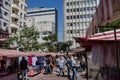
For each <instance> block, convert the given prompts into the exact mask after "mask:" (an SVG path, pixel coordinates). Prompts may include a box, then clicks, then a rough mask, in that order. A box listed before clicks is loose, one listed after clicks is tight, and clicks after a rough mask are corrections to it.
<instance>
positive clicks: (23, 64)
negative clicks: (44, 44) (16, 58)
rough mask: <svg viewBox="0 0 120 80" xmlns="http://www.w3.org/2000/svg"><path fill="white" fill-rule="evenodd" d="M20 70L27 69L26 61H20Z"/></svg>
mask: <svg viewBox="0 0 120 80" xmlns="http://www.w3.org/2000/svg"><path fill="white" fill-rule="evenodd" d="M20 69H21V70H25V69H27V60H21V61H20Z"/></svg>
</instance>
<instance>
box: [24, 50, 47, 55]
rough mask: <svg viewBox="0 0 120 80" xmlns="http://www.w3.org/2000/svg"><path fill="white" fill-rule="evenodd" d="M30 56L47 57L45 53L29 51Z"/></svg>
mask: <svg viewBox="0 0 120 80" xmlns="http://www.w3.org/2000/svg"><path fill="white" fill-rule="evenodd" d="M26 53H27V54H28V55H29V56H45V53H43V52H42V53H40V52H37V51H29V52H26Z"/></svg>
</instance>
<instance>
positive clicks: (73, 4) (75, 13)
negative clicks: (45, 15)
mask: <svg viewBox="0 0 120 80" xmlns="http://www.w3.org/2000/svg"><path fill="white" fill-rule="evenodd" d="M96 7H97V0H64V1H63V8H64V9H63V15H64V17H63V23H64V25H63V31H64V33H63V37H64V38H63V40H64V41H69V40H71V41H73V45H72V47H71V48H75V47H77V46H78V44H77V43H76V42H75V40H74V39H73V37H79V36H85V35H86V29H87V28H88V26H89V24H90V22H91V19H92V17H93V14H94V12H95V10H96Z"/></svg>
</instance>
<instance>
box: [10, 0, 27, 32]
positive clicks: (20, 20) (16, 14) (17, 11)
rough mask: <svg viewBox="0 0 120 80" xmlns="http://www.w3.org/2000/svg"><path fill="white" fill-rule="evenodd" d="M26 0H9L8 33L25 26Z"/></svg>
mask: <svg viewBox="0 0 120 80" xmlns="http://www.w3.org/2000/svg"><path fill="white" fill-rule="evenodd" d="M26 7H27V4H26V0H11V13H10V16H11V17H10V33H14V32H16V31H17V30H18V29H19V28H22V27H24V26H25V16H26Z"/></svg>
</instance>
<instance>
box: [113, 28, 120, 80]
mask: <svg viewBox="0 0 120 80" xmlns="http://www.w3.org/2000/svg"><path fill="white" fill-rule="evenodd" d="M114 37H115V49H116V56H117V71H118V80H120V69H119V53H118V44H117V37H116V29H115V28H114Z"/></svg>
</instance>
